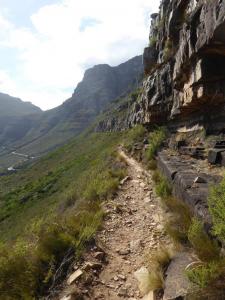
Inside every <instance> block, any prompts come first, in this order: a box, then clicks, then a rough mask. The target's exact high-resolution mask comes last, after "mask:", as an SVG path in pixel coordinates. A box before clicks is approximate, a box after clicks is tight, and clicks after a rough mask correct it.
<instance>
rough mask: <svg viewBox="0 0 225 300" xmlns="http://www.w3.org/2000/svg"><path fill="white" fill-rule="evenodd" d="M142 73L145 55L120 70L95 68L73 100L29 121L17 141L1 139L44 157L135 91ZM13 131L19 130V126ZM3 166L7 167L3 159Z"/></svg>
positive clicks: (85, 75) (77, 89) (34, 154)
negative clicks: (117, 101)
mask: <svg viewBox="0 0 225 300" xmlns="http://www.w3.org/2000/svg"><path fill="white" fill-rule="evenodd" d="M142 74H143V66H142V56H136V57H134V58H132V59H130V60H128V61H127V62H125V63H123V64H120V65H119V66H116V67H111V66H109V65H106V64H102V65H97V66H94V67H93V68H91V69H88V70H87V71H86V72H85V74H84V78H83V80H82V82H80V83H79V84H78V86H77V88H76V89H75V91H74V93H73V95H72V97H71V98H70V99H68V100H66V101H65V102H64V103H63V104H62V105H60V106H59V107H57V108H54V109H52V110H49V111H46V112H43V113H42V114H39V115H38V116H37V117H35V118H33V117H32V118H30V117H29V118H25V119H24V122H23V126H24V127H25V129H27V128H28V127H29V130H24V129H22V130H19V132H17V134H15V135H14V137H15V139H14V140H12V139H11V138H10V139H9V137H7V136H6V135H5V136H4V138H2V139H1V135H0V141H1V143H2V145H4V144H6V145H7V147H9V148H10V149H11V148H12V147H13V148H15V149H17V151H18V152H20V153H25V154H30V155H33V156H37V155H42V154H44V153H46V152H48V151H50V150H52V149H54V148H56V147H57V146H60V145H62V144H64V143H65V142H66V141H68V140H69V139H70V138H72V137H74V136H76V135H77V134H79V133H80V132H82V131H83V130H84V129H85V128H87V127H88V126H89V125H90V124H91V123H92V122H93V120H94V119H95V118H96V116H97V115H99V113H101V112H102V111H103V110H104V109H105V108H106V107H107V106H108V105H109V104H110V103H111V102H112V101H113V100H115V99H116V98H117V97H119V96H121V95H122V94H126V93H128V92H129V91H131V90H133V89H134V87H136V85H137V82H138V79H139V78H140V77H141V76H142ZM13 130H17V124H16V123H15V126H14V127H13V128H11V131H13ZM10 137H12V135H10ZM0 155H1V152H0ZM4 155H5V154H4ZM2 158H3V157H2ZM5 162H6V160H4V163H5ZM0 166H3V167H4V166H5V165H3V159H1V157H0Z"/></svg>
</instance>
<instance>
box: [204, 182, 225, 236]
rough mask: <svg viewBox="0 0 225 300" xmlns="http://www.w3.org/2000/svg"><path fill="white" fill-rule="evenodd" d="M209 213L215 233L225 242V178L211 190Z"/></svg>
mask: <svg viewBox="0 0 225 300" xmlns="http://www.w3.org/2000/svg"><path fill="white" fill-rule="evenodd" d="M208 204H209V211H210V214H211V216H212V221H213V231H214V233H215V234H216V235H217V236H218V237H219V238H220V239H221V240H223V241H225V178H224V179H223V180H222V182H221V183H220V184H219V185H217V186H214V187H212V188H211V190H210V193H209V197H208Z"/></svg>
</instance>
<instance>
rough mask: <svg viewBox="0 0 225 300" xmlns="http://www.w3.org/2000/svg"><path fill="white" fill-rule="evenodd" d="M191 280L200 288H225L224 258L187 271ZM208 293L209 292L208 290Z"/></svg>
mask: <svg viewBox="0 0 225 300" xmlns="http://www.w3.org/2000/svg"><path fill="white" fill-rule="evenodd" d="M186 274H187V276H188V278H189V280H190V281H191V282H192V283H194V284H196V285H197V286H198V287H199V288H201V289H205V288H206V287H207V288H210V289H211V290H212V289H217V287H218V288H220V289H221V290H222V289H223V290H224V288H225V284H224V276H225V261H224V258H222V259H219V260H217V261H212V262H209V263H203V264H200V265H197V266H196V267H193V268H192V269H190V270H186ZM206 291H207V290H206Z"/></svg>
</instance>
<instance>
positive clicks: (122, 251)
mask: <svg viewBox="0 0 225 300" xmlns="http://www.w3.org/2000/svg"><path fill="white" fill-rule="evenodd" d="M118 253H119V254H120V255H128V254H130V249H121V250H118Z"/></svg>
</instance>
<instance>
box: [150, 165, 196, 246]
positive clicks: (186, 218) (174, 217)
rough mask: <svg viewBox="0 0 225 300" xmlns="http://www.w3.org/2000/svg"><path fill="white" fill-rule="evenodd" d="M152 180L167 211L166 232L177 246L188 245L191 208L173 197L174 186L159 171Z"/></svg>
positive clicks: (156, 171)
mask: <svg viewBox="0 0 225 300" xmlns="http://www.w3.org/2000/svg"><path fill="white" fill-rule="evenodd" d="M152 179H153V181H154V182H155V189H156V194H157V196H159V197H160V199H161V203H162V206H163V207H164V210H165V211H167V214H166V218H165V224H164V228H165V231H166V232H167V234H168V235H169V236H170V237H171V238H172V239H173V241H174V242H175V243H176V244H177V243H181V244H187V243H188V230H189V228H190V225H191V220H192V214H191V212H190V209H189V207H188V206H187V205H186V204H185V203H184V202H183V201H180V200H179V199H176V198H175V197H173V196H172V186H171V185H170V184H169V182H168V181H167V179H166V178H165V177H164V176H163V175H162V174H161V173H160V172H159V171H158V170H155V171H154V172H153V176H152Z"/></svg>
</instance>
